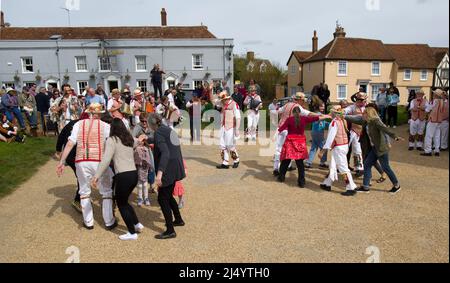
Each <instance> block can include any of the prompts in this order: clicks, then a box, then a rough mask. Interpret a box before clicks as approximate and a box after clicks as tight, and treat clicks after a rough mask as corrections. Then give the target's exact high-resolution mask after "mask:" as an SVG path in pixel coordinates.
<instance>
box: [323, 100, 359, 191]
mask: <svg viewBox="0 0 450 283" xmlns="http://www.w3.org/2000/svg"><path fill="white" fill-rule="evenodd" d="M341 111H342V109H341V107H340V106H334V107H333V108H332V110H331V115H332V117H333V121H332V122H331V124H330V127H329V129H328V137H327V141H326V143H325V145H324V147H323V149H322V151H321V152H320V153H319V158H321V155H322V154H323V152H324V150H329V151H330V150H331V162H330V173H329V174H328V176H327V178H326V179H325V181H324V182H323V183H322V184H321V185H320V187H321V188H322V189H323V190H325V191H331V185H332V184H333V182H335V181H337V180H338V179H339V174H341V175H342V176H344V180H345V183H346V192H344V193H342V195H343V196H354V195H355V194H356V188H357V186H356V184H355V183H354V181H353V177H352V174H351V172H350V169H349V168H348V162H347V153H348V143H349V139H348V136H347V132H348V130H347V122H346V121H345V120H344V119H343V118H342V112H341ZM338 172H339V173H338Z"/></svg>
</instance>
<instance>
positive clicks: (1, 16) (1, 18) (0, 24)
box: [0, 11, 5, 28]
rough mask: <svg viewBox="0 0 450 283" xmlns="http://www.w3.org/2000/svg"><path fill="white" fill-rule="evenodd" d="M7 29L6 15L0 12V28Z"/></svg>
mask: <svg viewBox="0 0 450 283" xmlns="http://www.w3.org/2000/svg"><path fill="white" fill-rule="evenodd" d="M4 27H5V14H3V11H0V28H4Z"/></svg>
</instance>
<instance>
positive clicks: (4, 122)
mask: <svg viewBox="0 0 450 283" xmlns="http://www.w3.org/2000/svg"><path fill="white" fill-rule="evenodd" d="M0 116H1V121H0V122H1V123H0V141H3V142H7V143H10V142H12V141H13V140H14V141H16V142H19V143H24V142H25V136H21V135H19V134H18V131H17V130H18V128H17V127H14V126H13V124H12V123H10V122H9V121H8V119H7V117H6V115H5V114H0Z"/></svg>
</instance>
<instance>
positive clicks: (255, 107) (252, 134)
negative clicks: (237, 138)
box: [244, 87, 263, 141]
mask: <svg viewBox="0 0 450 283" xmlns="http://www.w3.org/2000/svg"><path fill="white" fill-rule="evenodd" d="M244 105H245V106H247V109H248V111H247V113H248V114H247V128H248V133H247V140H250V139H251V140H253V141H256V129H257V128H258V123H259V110H261V109H262V106H263V105H262V99H261V97H260V96H259V95H258V94H257V93H256V88H255V87H252V88H250V94H249V95H248V96H247V97H246V98H245V100H244Z"/></svg>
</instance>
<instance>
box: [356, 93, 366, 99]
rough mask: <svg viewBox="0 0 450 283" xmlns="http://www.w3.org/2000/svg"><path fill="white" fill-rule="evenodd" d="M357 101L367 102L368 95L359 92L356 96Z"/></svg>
mask: <svg viewBox="0 0 450 283" xmlns="http://www.w3.org/2000/svg"><path fill="white" fill-rule="evenodd" d="M356 100H363V101H366V100H367V93H365V92H358V93H357V94H356Z"/></svg>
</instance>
